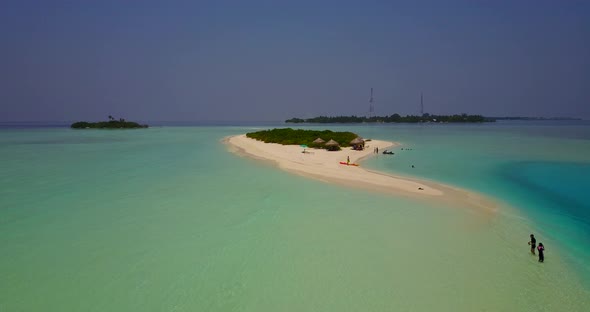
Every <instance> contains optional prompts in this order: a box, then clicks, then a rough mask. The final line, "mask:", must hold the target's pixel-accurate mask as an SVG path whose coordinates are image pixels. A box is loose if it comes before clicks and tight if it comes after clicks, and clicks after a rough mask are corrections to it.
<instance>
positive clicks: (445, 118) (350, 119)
mask: <svg viewBox="0 0 590 312" xmlns="http://www.w3.org/2000/svg"><path fill="white" fill-rule="evenodd" d="M494 121H496V120H494V119H492V118H486V117H483V116H481V115H467V114H461V115H430V114H424V115H422V116H414V115H407V116H405V117H403V116H400V115H399V114H393V115H391V116H383V117H381V116H375V117H357V116H336V117H328V116H319V117H314V118H308V119H301V118H291V119H287V120H285V122H288V123H304V122H308V123H362V122H384V123H390V122H409V123H417V122H443V123H444V122H494Z"/></svg>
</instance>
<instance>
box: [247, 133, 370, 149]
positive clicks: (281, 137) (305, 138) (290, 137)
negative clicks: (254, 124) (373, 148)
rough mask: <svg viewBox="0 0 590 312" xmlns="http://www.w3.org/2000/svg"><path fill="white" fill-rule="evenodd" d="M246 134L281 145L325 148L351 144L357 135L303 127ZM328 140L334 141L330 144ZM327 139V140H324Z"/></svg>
mask: <svg viewBox="0 0 590 312" xmlns="http://www.w3.org/2000/svg"><path fill="white" fill-rule="evenodd" d="M246 136H247V137H249V138H252V139H256V140H258V141H262V142H264V143H278V144H281V145H302V146H305V147H312V148H325V149H329V150H339V149H340V147H349V146H351V144H350V142H352V141H353V140H354V139H356V138H358V137H359V136H358V135H357V134H356V133H352V132H335V131H330V130H323V131H318V130H303V129H297V130H294V129H291V128H283V129H272V130H263V131H257V132H249V133H246ZM318 139H320V140H318ZM329 140H333V141H334V143H337V144H330V141H329ZM326 141H328V142H326Z"/></svg>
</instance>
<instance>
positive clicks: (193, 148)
mask: <svg viewBox="0 0 590 312" xmlns="http://www.w3.org/2000/svg"><path fill="white" fill-rule="evenodd" d="M272 126H274V125H264V124H261V125H260V126H257V127H252V126H223V127H212V126H207V127H161V128H151V129H147V130H131V131H108V130H107V131H100V130H89V131H74V130H69V129H59V128H51V129H47V128H43V129H3V130H1V131H0V155H2V156H1V157H2V162H1V163H0V246H2V250H3V255H2V257H1V258H0V276H1V277H2V278H1V279H0V310H1V311H4V310H6V311H79V310H86V311H195V310H204V311H228V310H231V311H277V310H280V311H302V310H307V311H309V310H315V311H359V310H364V311H409V310H410V311H431V310H434V309H436V310H439V311H474V310H475V311H486V310H487V311H505V310H513V311H538V310H547V311H564V310H567V311H583V310H584V307H585V305H587V304H588V303H590V302H589V299H588V298H590V296H589V295H590V290H589V289H590V287H589V286H588V284H587V282H586V281H587V279H585V278H584V277H585V276H586V275H585V274H588V263H589V262H588V259H589V258H588V251H587V250H584V248H580V246H584V245H583V242H584V241H587V235H588V231H587V229H588V228H587V224H588V223H587V221H588V218H587V214H588V207H587V206H584V203H585V202H587V200H586V199H585V198H586V197H584V196H587V195H582V194H579V192H572V191H573V190H574V188H567V187H561V188H555V187H554V186H553V185H552V184H548V183H549V182H548V181H551V179H547V177H555V176H558V177H560V176H563V174H564V173H563V172H568V177H569V176H570V174H569V173H571V178H568V179H565V180H560V181H562V183H556V184H561V185H563V184H565V183H568V184H571V183H574V182H575V183H576V184H584V183H586V184H587V183H589V182H588V179H587V178H577V177H578V176H577V175H576V174H575V173H576V172H578V170H584V168H586V170H587V166H588V165H587V164H588V159H590V157H589V156H590V152H589V150H590V149H588V146H589V144H590V143H589V140H588V138H589V137H584V136H583V133H584V131H587V129H588V128H589V127H588V126H587V125H584V124H582V125H578V124H576V125H573V126H572V125H559V127H563V128H553V127H558V126H553V125H552V126H551V127H547V126H544V125H540V126H539V125H535V124H524V125H523V124H510V123H509V124H494V125H470V126H453V125H433V126H430V125H425V126H418V125H382V126H380V125H350V126H348V125H346V126H337V127H332V126H326V125H322V126H305V127H304V128H322V129H324V128H330V129H333V130H342V129H346V130H352V131H353V132H356V133H359V134H361V135H362V136H364V137H366V138H370V137H374V138H378V139H386V140H392V141H399V142H401V143H402V144H403V145H402V146H400V147H398V148H396V150H395V152H396V154H395V155H393V156H387V157H386V155H379V156H378V157H374V158H371V159H368V160H366V161H365V162H364V163H363V166H366V167H368V168H370V169H372V170H373V169H374V170H383V171H387V172H395V173H398V174H402V175H411V176H417V177H421V178H425V179H430V180H436V181H441V182H444V183H450V184H453V185H456V186H460V187H464V188H468V189H472V190H475V191H479V192H482V193H484V194H487V195H489V196H493V197H495V198H497V199H498V200H499V201H500V202H501V206H500V210H499V213H498V214H497V215H496V216H494V217H493V218H490V217H489V216H487V215H485V214H482V213H480V212H478V211H474V210H470V209H458V208H455V207H445V206H441V205H438V204H436V203H428V202H422V201H415V200H409V199H403V198H396V197H393V196H389V195H387V194H379V193H369V192H365V191H361V190H356V189H350V188H345V187H341V186H335V185H330V184H326V183H323V182H321V181H316V180H310V179H307V178H304V177H300V176H296V175H292V174H289V173H286V172H283V171H280V170H278V169H277V168H275V167H274V166H272V165H270V164H267V163H263V162H260V161H257V160H251V159H247V158H243V157H239V156H237V155H234V154H232V153H229V152H228V151H227V148H226V146H224V145H223V144H222V143H221V140H222V139H223V137H225V136H228V135H233V134H240V133H244V132H248V131H252V130H253V129H257V128H262V129H265V128H269V127H272ZM535 127H541V128H542V131H540V132H541V133H543V132H550V133H551V134H550V135H546V134H544V135H538V132H539V130H540V129H539V128H535ZM572 127H577V128H576V129H574V130H572ZM546 128H549V129H546ZM555 129H558V130H559V131H556V132H557V133H554V132H553V131H552V130H555ZM580 129H582V130H580ZM560 133H566V135H561V134H560ZM580 133H582V135H580ZM556 144H557V145H558V146H557V147H556V148H547V146H553V147H555V145H556ZM401 147H406V148H411V150H409V151H404V152H402V151H401ZM569 149H573V150H575V153H572V152H571V151H570V150H569ZM410 164H414V165H415V168H411V167H410ZM546 164H552V165H551V166H547V165H546ZM562 165H563V166H564V167H563V168H562ZM572 166H573V167H572ZM564 168H566V169H564ZM562 170H563V171H562ZM523 181H529V182H530V183H528V182H527V183H525V182H523ZM563 181H567V182H563ZM529 184H530V185H529ZM546 190H551V192H549V191H546ZM576 190H577V189H576ZM572 193H573V194H572ZM578 197H579V198H578ZM549 203H551V204H549ZM571 203H576V205H571ZM570 205H571V206H570ZM564 206H567V207H564ZM530 232H535V233H536V234H537V237H538V239H539V240H540V241H542V242H544V243H545V242H547V243H545V245H546V247H547V253H546V263H544V264H539V263H537V261H536V258H535V257H534V256H532V255H530V254H529V253H528V251H527V246H526V241H527V239H528V234H529V233H530Z"/></svg>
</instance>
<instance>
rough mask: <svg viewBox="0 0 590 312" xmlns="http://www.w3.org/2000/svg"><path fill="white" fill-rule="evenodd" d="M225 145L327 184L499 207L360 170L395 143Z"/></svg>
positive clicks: (441, 187) (429, 184)
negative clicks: (314, 146) (312, 146)
mask: <svg viewBox="0 0 590 312" xmlns="http://www.w3.org/2000/svg"><path fill="white" fill-rule="evenodd" d="M224 142H225V143H226V144H227V145H228V147H229V149H230V151H232V152H234V153H236V154H238V155H241V156H247V157H251V158H255V159H260V160H265V161H270V162H272V163H274V164H276V165H277V166H278V167H279V168H280V169H282V170H285V171H288V172H291V173H295V174H299V175H302V176H306V177H310V178H314V179H317V180H321V181H324V182H327V183H333V184H334V183H335V184H340V185H345V186H348V187H354V188H361V189H366V190H371V191H376V192H381V193H388V194H394V195H396V196H402V197H412V198H419V199H425V200H429V201H432V200H435V201H437V202H440V203H446V204H450V205H453V206H456V205H460V206H463V207H469V208H478V210H483V211H485V212H488V213H494V212H495V211H496V210H497V206H498V205H497V203H496V202H494V201H492V200H490V199H488V198H486V197H484V196H482V195H481V194H478V193H475V192H471V191H467V190H463V189H460V188H457V187H454V186H450V185H446V184H442V183H437V182H433V181H422V180H418V179H414V178H409V177H401V176H396V175H392V174H388V173H383V172H377V171H373V170H367V169H365V168H363V166H362V160H363V159H364V158H367V157H371V156H375V155H377V154H376V153H374V152H373V149H374V148H376V147H378V148H379V151H383V150H384V149H389V148H392V147H395V146H397V145H399V144H398V143H395V142H389V141H381V140H371V141H367V142H366V146H365V149H364V150H362V151H356V150H352V149H351V148H343V149H342V150H340V151H327V150H324V149H309V148H308V149H305V151H306V152H305V153H303V151H304V149H303V148H302V147H300V146H298V145H281V144H276V143H264V142H262V141H258V140H255V139H251V138H248V137H247V136H246V135H245V134H241V135H236V136H230V137H227V138H225V139H224ZM347 157H349V158H350V163H351V164H359V166H350V165H346V164H340V162H347ZM388 157H389V155H388Z"/></svg>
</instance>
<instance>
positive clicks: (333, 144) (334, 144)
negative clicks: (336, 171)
mask: <svg viewBox="0 0 590 312" xmlns="http://www.w3.org/2000/svg"><path fill="white" fill-rule="evenodd" d="M326 146H327V147H328V150H329V151H337V150H339V149H340V147H338V146H340V144H338V142H336V141H334V140H332V139H330V141H328V143H326Z"/></svg>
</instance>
